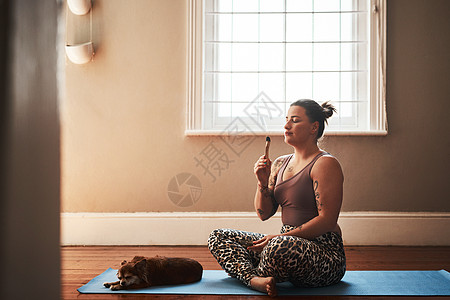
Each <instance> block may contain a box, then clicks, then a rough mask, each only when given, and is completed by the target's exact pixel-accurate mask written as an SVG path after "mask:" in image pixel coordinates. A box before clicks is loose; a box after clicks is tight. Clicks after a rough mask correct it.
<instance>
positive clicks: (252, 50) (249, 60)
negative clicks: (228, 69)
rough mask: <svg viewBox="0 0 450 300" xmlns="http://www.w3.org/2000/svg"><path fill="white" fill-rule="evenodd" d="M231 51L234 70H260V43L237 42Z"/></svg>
mask: <svg viewBox="0 0 450 300" xmlns="http://www.w3.org/2000/svg"><path fill="white" fill-rule="evenodd" d="M231 52H232V57H231V63H232V70H233V71H247V72H249V71H257V70H258V44H246V43H242V44H240V43H236V44H233V45H232V50H231Z"/></svg>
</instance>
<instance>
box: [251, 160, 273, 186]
mask: <svg viewBox="0 0 450 300" xmlns="http://www.w3.org/2000/svg"><path fill="white" fill-rule="evenodd" d="M271 166H272V162H271V161H270V159H268V158H266V156H265V155H263V156H261V157H260V158H259V159H258V161H257V162H256V163H255V167H254V168H253V172H254V173H255V176H256V179H258V182H259V183H260V184H261V185H263V186H267V185H268V182H269V176H270V169H271Z"/></svg>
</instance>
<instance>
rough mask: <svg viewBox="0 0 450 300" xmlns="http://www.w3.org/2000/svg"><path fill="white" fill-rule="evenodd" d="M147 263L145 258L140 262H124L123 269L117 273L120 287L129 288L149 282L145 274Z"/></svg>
mask: <svg viewBox="0 0 450 300" xmlns="http://www.w3.org/2000/svg"><path fill="white" fill-rule="evenodd" d="M146 263H147V262H146V260H145V258H144V259H142V260H140V261H138V262H127V261H126V260H124V261H122V264H121V267H120V268H119V271H118V272H117V278H118V279H119V280H120V285H121V286H123V287H129V286H132V285H137V284H141V283H143V282H147V275H146V272H145V265H146Z"/></svg>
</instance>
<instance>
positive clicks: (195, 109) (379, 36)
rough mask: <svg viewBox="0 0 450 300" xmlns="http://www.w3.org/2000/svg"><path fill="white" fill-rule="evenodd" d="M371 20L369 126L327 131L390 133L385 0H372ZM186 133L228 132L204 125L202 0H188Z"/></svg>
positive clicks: (269, 132)
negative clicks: (387, 104) (387, 106)
mask: <svg viewBox="0 0 450 300" xmlns="http://www.w3.org/2000/svg"><path fill="white" fill-rule="evenodd" d="M370 5H371V6H370V10H371V16H370V18H371V22H370V35H371V36H370V39H371V49H370V53H371V54H370V68H371V70H370V87H369V88H370V116H369V117H370V128H369V129H368V130H364V131H357V130H336V131H330V130H327V129H325V133H324V135H342V136H348V135H369V136H371V135H387V129H388V128H387V116H386V6H387V4H386V0H371V1H370ZM187 25H188V26H187V68H186V69H187V107H186V112H187V114H186V115H187V118H186V130H185V135H186V136H218V135H227V134H228V133H227V132H225V131H223V130H207V129H203V128H202V113H203V108H202V88H203V87H202V73H203V49H202V44H203V37H202V35H203V0H189V3H188V24H187ZM240 134H241V135H246V134H248V135H268V134H270V135H282V134H283V130H282V126H280V130H279V131H251V130H250V131H248V132H240Z"/></svg>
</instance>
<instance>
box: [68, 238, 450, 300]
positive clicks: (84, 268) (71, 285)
mask: <svg viewBox="0 0 450 300" xmlns="http://www.w3.org/2000/svg"><path fill="white" fill-rule="evenodd" d="M135 255H142V256H155V255H164V256H175V257H177V256H178V257H191V258H194V259H196V260H198V261H199V262H200V263H201V264H202V265H203V267H204V269H205V270H219V269H220V266H219V265H218V264H217V262H216V261H215V259H214V258H213V257H212V256H211V254H210V253H209V251H208V249H207V248H206V247H160V246H149V247H146V246H145V247H144V246H143V247H129V246H120V247H62V270H61V272H62V277H61V278H62V279H61V280H62V288H61V290H62V299H127V300H132V299H164V300H169V299H170V300H173V299H211V300H219V299H220V300H225V299H234V300H238V299H267V298H268V297H267V296H229V295H224V296H211V295H205V296H202V295H200V296H199V295H186V296H184V295H130V294H127V295H123V294H122V295H120V294H117V295H111V294H108V295H92V294H79V293H78V292H77V288H79V287H81V286H82V285H84V284H86V283H87V282H88V281H89V280H91V279H92V278H94V277H95V276H97V275H99V274H100V273H102V272H103V271H105V270H106V269H107V268H109V267H111V268H115V269H117V268H118V266H119V264H120V262H121V261H122V260H124V259H131V258H133V257H134V256H135ZM346 255H347V270H442V269H445V270H447V271H450V247H346ZM294 298H295V299H297V298H302V297H278V299H294ZM306 298H313V299H331V298H333V297H304V298H303V299H306ZM367 298H371V299H374V298H376V299H390V298H391V299H410V298H411V297H334V298H333V299H367ZM424 298H425V297H420V299H424ZM432 298H433V299H444V298H445V299H449V298H448V297H447V298H446V297H432Z"/></svg>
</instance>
